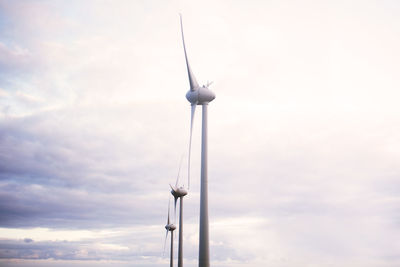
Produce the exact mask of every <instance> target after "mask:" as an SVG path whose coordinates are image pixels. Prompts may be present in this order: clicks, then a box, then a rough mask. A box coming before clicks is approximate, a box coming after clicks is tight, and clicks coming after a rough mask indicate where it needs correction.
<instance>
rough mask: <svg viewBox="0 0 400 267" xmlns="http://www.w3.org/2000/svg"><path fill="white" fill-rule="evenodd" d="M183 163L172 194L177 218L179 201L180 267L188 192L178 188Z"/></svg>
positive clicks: (181, 266) (180, 264) (179, 266)
mask: <svg viewBox="0 0 400 267" xmlns="http://www.w3.org/2000/svg"><path fill="white" fill-rule="evenodd" d="M181 164H182V160H181V163H180V164H179V171H178V176H177V177H176V183H175V186H172V185H170V186H171V194H172V195H173V196H174V198H175V217H176V202H177V201H178V198H179V199H180V201H179V242H178V267H183V197H184V196H186V195H187V193H188V192H187V190H186V189H185V188H184V187H183V186H181V187H178V181H179V173H180V170H181Z"/></svg>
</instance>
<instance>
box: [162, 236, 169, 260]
mask: <svg viewBox="0 0 400 267" xmlns="http://www.w3.org/2000/svg"><path fill="white" fill-rule="evenodd" d="M168 232H169V231H168V230H167V233H166V234H165V240H164V248H163V256H164V255H165V247H166V244H167V238H168Z"/></svg>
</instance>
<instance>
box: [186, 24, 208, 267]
mask: <svg viewBox="0 0 400 267" xmlns="http://www.w3.org/2000/svg"><path fill="white" fill-rule="evenodd" d="M180 22H181V32H182V42H183V50H184V52H185V60H186V67H187V72H188V76H189V84H190V89H189V91H188V92H187V94H186V98H187V100H188V101H189V102H190V104H191V106H192V108H191V109H192V111H191V121H190V140H189V156H188V160H189V167H188V187H189V185H190V153H191V143H192V132H193V118H194V113H195V110H196V105H201V106H202V111H203V112H202V115H203V116H202V135H201V181H200V184H201V188H200V234H199V238H200V240H199V267H209V266H210V247H209V226H208V177H207V106H208V103H210V102H211V101H213V100H214V98H215V94H214V93H213V92H211V90H210V89H208V86H209V85H210V84H211V83H207V85H203V86H201V87H200V86H199V84H198V83H197V81H196V78H195V77H194V75H193V73H192V70H191V68H190V65H189V60H188V57H187V53H186V46H185V38H184V36H183V25H182V16H180Z"/></svg>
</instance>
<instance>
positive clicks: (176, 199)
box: [174, 197, 178, 222]
mask: <svg viewBox="0 0 400 267" xmlns="http://www.w3.org/2000/svg"><path fill="white" fill-rule="evenodd" d="M177 201H178V198H177V197H175V218H174V222H176V202H177Z"/></svg>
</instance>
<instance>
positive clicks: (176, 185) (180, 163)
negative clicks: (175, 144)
mask: <svg viewBox="0 0 400 267" xmlns="http://www.w3.org/2000/svg"><path fill="white" fill-rule="evenodd" d="M182 159H183V156H182V157H181V160H180V161H179V169H178V175H177V176H176V183H175V188H178V182H179V174H180V172H181V166H182Z"/></svg>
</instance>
